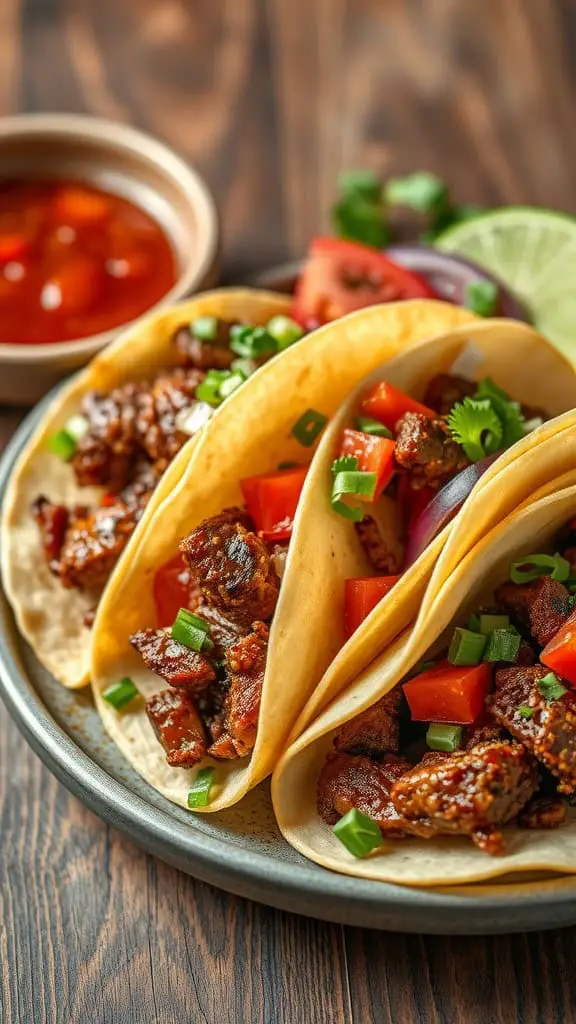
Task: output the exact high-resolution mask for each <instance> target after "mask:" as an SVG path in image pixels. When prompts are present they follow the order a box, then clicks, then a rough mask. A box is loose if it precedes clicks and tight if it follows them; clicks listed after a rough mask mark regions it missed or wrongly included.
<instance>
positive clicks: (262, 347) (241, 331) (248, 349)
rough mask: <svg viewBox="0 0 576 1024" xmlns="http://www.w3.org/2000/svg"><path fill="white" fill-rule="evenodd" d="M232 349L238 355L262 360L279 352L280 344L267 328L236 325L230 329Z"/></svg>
mask: <svg viewBox="0 0 576 1024" xmlns="http://www.w3.org/2000/svg"><path fill="white" fill-rule="evenodd" d="M230 348H231V349H232V351H233V352H235V353H236V355H239V356H242V357H243V358H247V359H260V358H261V357H262V356H269V355H273V353H274V352H277V351H278V344H277V342H276V340H275V339H274V338H273V337H272V335H271V334H268V331H267V330H266V328H265V327H249V326H248V325H243V324H235V325H234V326H233V327H232V328H231V329H230Z"/></svg>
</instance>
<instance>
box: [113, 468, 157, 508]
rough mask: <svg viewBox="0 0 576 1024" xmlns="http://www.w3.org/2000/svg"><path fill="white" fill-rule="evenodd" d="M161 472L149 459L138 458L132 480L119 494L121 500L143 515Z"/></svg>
mask: <svg viewBox="0 0 576 1024" xmlns="http://www.w3.org/2000/svg"><path fill="white" fill-rule="evenodd" d="M160 476H161V473H160V472H159V471H158V469H157V468H156V467H155V466H153V465H152V463H151V462H149V461H148V460H147V459H143V458H142V459H138V461H137V462H136V463H135V465H134V468H133V471H132V475H131V480H130V482H129V483H128V484H126V486H125V487H123V488H122V490H121V491H120V494H119V495H118V498H119V501H121V502H123V503H124V505H127V506H128V508H130V509H133V510H134V512H136V513H137V514H138V518H140V517H141V515H142V513H143V511H144V509H145V508H146V505H147V504H148V502H149V501H150V498H151V497H152V493H153V491H154V490H155V488H156V486H157V484H158V481H159V480H160Z"/></svg>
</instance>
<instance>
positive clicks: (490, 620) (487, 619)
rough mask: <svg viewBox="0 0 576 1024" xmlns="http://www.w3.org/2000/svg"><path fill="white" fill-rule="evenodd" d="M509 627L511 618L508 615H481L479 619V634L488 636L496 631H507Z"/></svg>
mask: <svg viewBox="0 0 576 1024" xmlns="http://www.w3.org/2000/svg"><path fill="white" fill-rule="evenodd" d="M509 625H510V618H509V616H508V615H485V614H484V613H481V614H480V618H479V619H478V632H479V633H484V635H485V636H488V634H489V633H492V632H493V631H494V630H495V629H507V627H508V626H509Z"/></svg>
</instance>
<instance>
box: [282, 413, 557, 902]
mask: <svg viewBox="0 0 576 1024" xmlns="http://www.w3.org/2000/svg"><path fill="white" fill-rule="evenodd" d="M568 433H569V435H570V438H569V443H570V445H571V447H572V453H573V455H572V459H573V463H574V460H575V458H576V430H574V429H572V430H570V431H569V432H568ZM508 477H510V474H508ZM559 488H560V489H559ZM575 513H576V471H574V470H572V471H570V472H568V473H566V474H564V475H563V476H562V477H560V478H559V479H557V480H556V481H550V482H549V483H548V484H547V485H544V486H543V487H542V488H541V489H540V490H538V491H536V492H535V494H534V495H533V500H529V501H527V502H526V503H525V504H524V505H523V506H522V507H521V508H520V509H519V510H518V511H516V512H515V513H514V514H512V515H510V516H509V517H508V518H507V519H505V520H504V521H503V522H502V523H500V524H499V525H498V526H497V527H495V528H494V529H493V530H492V531H491V532H490V533H488V534H487V535H486V536H485V537H484V538H483V539H482V540H481V541H480V542H479V543H478V544H477V545H476V546H475V547H474V548H472V550H470V551H469V552H468V553H467V554H466V556H465V557H464V558H463V560H462V562H461V563H460V565H459V566H458V567H457V568H456V569H455V571H454V572H453V573H452V575H451V576H449V577H448V578H447V579H444V581H443V584H442V586H441V587H440V588H439V589H438V590H437V593H436V598H435V605H434V615H432V616H429V617H428V620H427V622H420V620H419V621H418V622H417V623H416V625H415V627H414V628H413V629H407V630H406V631H405V632H404V634H403V635H402V636H400V637H398V638H397V640H396V641H395V642H394V644H392V645H391V647H390V648H389V649H388V651H387V652H385V654H384V655H382V656H381V657H380V658H378V659H377V660H376V661H375V662H374V663H373V664H372V665H371V666H369V668H368V669H366V670H365V671H364V672H363V673H362V674H361V675H360V676H359V677H358V678H357V679H356V681H355V682H354V683H353V685H352V686H350V687H349V688H348V689H347V690H346V692H345V693H344V694H342V695H341V697H340V699H339V700H337V701H335V702H334V703H333V704H332V705H330V707H328V708H327V709H326V710H325V711H324V712H323V714H322V715H321V716H320V717H319V718H318V719H317V720H316V721H315V722H313V724H312V725H311V726H310V727H309V728H308V729H307V730H306V732H305V733H303V734H302V735H301V736H300V738H299V739H298V740H297V741H296V742H295V743H294V744H293V746H292V747H291V748H289V749H288V751H287V752H286V753H285V755H284V757H283V758H282V760H281V762H280V764H279V765H278V768H277V770H276V772H275V773H274V776H273V780H272V797H273V802H274V810H275V813H276V817H277V820H278V824H279V826H280V829H281V831H282V833H283V835H284V837H285V838H286V839H287V840H288V842H289V843H291V844H292V846H294V847H295V848H296V849H297V850H299V851H300V853H302V854H304V855H305V856H306V857H309V858H310V859H311V860H313V861H315V862H316V863H318V864H321V865H323V866H324V867H327V868H331V869H332V870H334V871H339V872H342V873H343V874H348V875H354V876H356V877H358V878H370V879H376V880H380V881H387V882H396V883H399V884H403V885H413V886H434V885H461V884H464V883H467V882H479V881H485V880H487V879H491V878H496V877H499V876H502V875H509V874H511V873H518V872H527V871H530V872H535V871H553V872H562V873H571V872H576V860H575V858H574V849H575V845H576V809H574V808H571V809H569V812H568V814H569V816H568V822H567V824H566V825H565V826H563V827H561V828H559V829H556V830H552V831H548V830H539V831H527V830H523V829H519V828H515V827H514V826H512V825H511V826H506V828H505V829H504V835H505V838H506V853H505V854H504V855H503V856H500V857H490V856H489V855H488V854H486V853H483V852H482V851H481V850H479V849H477V848H476V847H475V846H473V844H472V842H471V841H470V840H467V839H449V838H442V839H434V840H419V839H414V838H411V839H408V840H397V841H396V840H394V841H393V840H388V841H386V842H385V845H384V847H383V851H382V852H379V853H377V854H375V855H373V856H371V857H368V858H366V859H362V860H359V859H356V858H354V857H352V855H351V854H349V853H348V852H347V851H346V850H345V848H344V847H343V846H342V844H341V843H340V842H339V841H338V840H337V839H336V837H335V836H334V835H333V832H332V829H331V828H330V827H329V826H328V825H326V824H324V823H323V822H322V821H321V819H320V818H319V816H318V813H317V810H316V802H315V801H316V784H317V779H318V775H319V773H320V769H321V767H322V764H323V762H324V758H325V756H326V754H327V753H328V751H329V749H330V748H331V745H332V738H333V735H334V733H335V731H336V730H337V729H338V728H340V727H341V726H342V725H343V724H344V723H345V722H347V721H349V720H350V719H351V718H353V717H354V716H355V715H357V714H359V713H360V712H361V711H363V710H365V709H366V708H368V707H370V706H371V705H372V704H373V703H375V701H376V700H378V699H379V698H380V697H382V696H383V695H384V694H385V693H387V692H389V690H391V689H392V688H393V687H394V686H395V685H396V684H397V683H399V682H400V681H401V680H402V679H404V677H405V676H406V674H407V673H408V672H409V671H410V670H411V669H412V668H413V666H414V665H415V664H417V663H418V661H419V660H420V659H421V658H423V657H425V656H426V655H427V654H428V653H429V652H430V653H434V652H435V651H437V650H440V649H441V648H442V647H443V646H445V642H446V640H447V637H448V636H449V635H450V632H451V629H452V627H453V626H454V625H463V624H465V623H466V621H467V618H468V616H469V614H470V613H471V612H472V611H474V610H475V609H476V608H477V607H478V605H479V604H480V603H484V602H486V603H489V602H490V598H491V595H492V593H493V590H494V587H495V586H497V585H498V583H500V582H502V581H503V580H504V579H507V578H508V571H509V566H510V562H511V561H512V560H514V559H518V558H521V557H522V556H523V555H527V554H529V553H531V552H533V551H534V550H535V549H536V550H538V551H541V550H544V549H546V548H547V547H548V548H549V549H550V550H552V547H551V546H552V544H553V538H554V535H555V533H556V531H557V530H558V529H559V527H560V526H562V525H563V524H564V523H565V522H566V520H568V519H569V518H570V517H572V516H574V514H575Z"/></svg>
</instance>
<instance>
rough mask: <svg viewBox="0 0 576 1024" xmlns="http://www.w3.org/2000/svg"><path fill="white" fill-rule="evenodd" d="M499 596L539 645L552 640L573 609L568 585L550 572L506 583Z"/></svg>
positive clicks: (523, 630)
mask: <svg viewBox="0 0 576 1024" xmlns="http://www.w3.org/2000/svg"><path fill="white" fill-rule="evenodd" d="M496 600H497V601H498V605H499V606H500V607H501V608H502V609H503V610H504V611H505V612H508V614H509V615H510V617H511V618H512V620H513V622H514V624H515V625H516V626H517V627H518V629H519V630H520V632H522V633H525V634H527V635H528V638H530V637H533V638H534V640H535V641H536V643H537V644H539V645H540V647H545V646H546V644H547V643H549V641H550V640H551V639H552V637H553V636H554V635H555V634H556V633H557V632H558V630H559V629H560V626H562V625H564V623H565V622H566V619H567V618H568V617H569V615H570V613H571V610H572V609H571V602H570V595H569V593H568V591H567V590H566V587H564V586H563V585H562V584H561V583H558V581H557V580H553V579H551V578H550V577H549V576H544V577H543V578H542V579H538V580H534V581H533V582H532V583H522V584H517V583H503V584H502V585H501V586H500V587H498V589H497V591H496Z"/></svg>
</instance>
